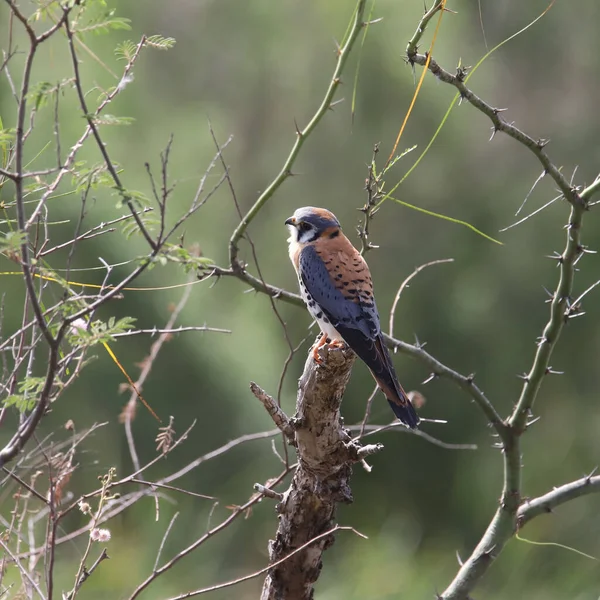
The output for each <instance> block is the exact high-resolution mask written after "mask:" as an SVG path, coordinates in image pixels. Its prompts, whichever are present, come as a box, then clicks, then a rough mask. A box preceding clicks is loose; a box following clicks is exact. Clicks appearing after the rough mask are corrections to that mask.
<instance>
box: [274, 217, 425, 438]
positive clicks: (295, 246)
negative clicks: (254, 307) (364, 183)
mask: <svg viewBox="0 0 600 600" xmlns="http://www.w3.org/2000/svg"><path fill="white" fill-rule="evenodd" d="M285 224H286V225H287V226H288V227H289V229H290V233H291V235H290V238H289V239H288V242H289V244H290V247H289V252H290V260H291V261H292V264H293V265H294V268H295V269H296V273H297V274H298V281H299V283H300V293H301V294H302V299H303V300H304V302H305V304H306V307H307V308H308V312H310V314H311V315H312V317H313V318H314V319H315V320H316V321H317V323H318V325H319V327H320V328H321V331H322V334H321V339H320V340H319V342H318V343H317V344H316V345H315V346H314V348H313V357H314V359H315V360H316V361H317V362H321V359H320V357H319V354H318V350H319V348H320V347H321V346H323V345H324V344H325V343H327V339H328V338H329V340H330V341H331V342H333V343H336V342H338V343H342V342H345V343H346V344H347V345H348V346H349V347H350V348H351V349H352V350H353V351H354V352H355V353H356V354H357V355H358V357H359V358H360V359H361V360H362V361H363V362H364V363H365V364H366V365H367V367H369V369H370V371H371V374H372V375H373V377H374V379H375V381H376V382H377V384H378V385H379V387H380V388H381V390H382V391H383V393H384V394H385V397H386V398H387V400H388V402H389V403H390V406H391V407H392V410H393V411H394V414H395V415H396V416H397V417H398V418H399V419H400V420H401V421H402V422H403V423H405V424H406V425H408V426H409V427H411V428H415V427H416V426H417V425H418V424H419V417H418V416H417V413H416V411H415V409H414V408H413V406H412V404H411V403H410V400H409V399H408V398H407V396H406V393H405V392H404V390H403V389H402V386H401V385H400V383H399V382H398V377H397V376H396V372H395V371H394V365H393V364H392V360H391V358H390V355H389V352H388V350H387V348H386V346H385V343H384V341H383V336H382V334H381V325H380V323H379V314H378V313H377V306H376V305H375V298H374V296H373V282H372V280H371V272H370V271H369V267H368V265H367V263H366V262H365V259H364V258H363V257H362V256H361V254H360V252H359V251H358V250H357V249H356V248H355V247H354V246H353V245H352V243H351V242H350V240H349V239H348V238H347V237H346V236H345V235H344V234H343V233H342V230H341V227H340V223H339V221H338V220H337V219H336V217H335V215H334V214H333V213H331V212H329V211H328V210H326V209H324V208H315V207H313V206H305V207H303V208H299V209H298V210H297V211H296V212H295V213H294V215H293V216H292V217H290V218H289V219H287V220H286V222H285Z"/></svg>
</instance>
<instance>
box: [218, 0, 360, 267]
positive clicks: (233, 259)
mask: <svg viewBox="0 0 600 600" xmlns="http://www.w3.org/2000/svg"><path fill="white" fill-rule="evenodd" d="M365 5H366V0H359V1H358V3H357V5H356V8H355V9H354V20H353V23H352V26H351V27H350V29H349V32H348V36H347V38H346V42H345V44H344V45H343V46H342V47H340V49H339V51H338V59H337V63H336V66H335V69H334V71H333V76H332V78H331V81H330V82H329V87H328V88H327V91H326V92H325V97H324V98H323V101H322V102H321V105H320V106H319V108H318V109H317V111H316V112H315V114H314V115H313V117H312V119H311V120H310V121H309V122H308V124H307V125H306V127H304V129H302V130H300V129H297V130H296V141H295V142H294V145H293V146H292V150H291V151H290V154H289V155H288V157H287V159H286V160H285V162H284V164H283V167H282V168H281V171H280V172H279V174H278V175H277V176H276V177H275V179H273V181H272V182H271V183H270V184H269V185H268V186H267V188H266V189H265V191H264V192H263V193H262V194H261V195H260V196H259V198H258V200H256V202H255V203H254V205H253V206H252V208H251V209H250V210H249V211H248V213H247V214H246V216H245V217H244V218H243V219H242V220H241V222H240V223H239V225H238V226H237V228H236V229H235V231H234V232H233V235H232V236H231V239H230V241H229V261H230V264H231V266H232V268H233V267H235V265H236V264H237V263H238V258H237V256H238V250H239V249H238V243H239V241H240V239H241V238H242V236H243V235H244V233H245V232H246V229H247V228H248V225H250V223H251V222H252V221H253V220H254V218H255V217H256V216H257V215H258V213H259V212H260V210H261V209H262V207H263V206H264V205H265V204H266V203H267V202H268V201H269V200H270V199H271V197H272V196H273V194H274V193H275V192H276V191H277V190H278V189H279V187H280V186H281V184H282V183H283V182H284V181H285V180H286V179H287V178H288V177H290V176H291V175H292V167H293V166H294V162H295V161H296V158H297V157H298V154H299V152H300V149H301V148H302V146H303V144H304V142H305V141H306V139H307V138H308V136H309V135H310V134H311V133H312V132H313V130H314V129H315V127H316V126H317V125H318V124H319V122H320V121H321V119H322V118H323V117H324V116H325V114H326V113H327V111H328V110H329V107H330V106H331V101H332V100H333V97H334V95H335V92H336V90H337V88H338V87H339V85H340V83H341V76H342V71H343V70H344V66H345V64H346V61H347V60H348V56H349V55H350V52H351V50H352V47H353V46H354V43H355V42H356V39H357V38H358V34H359V33H360V31H361V29H362V27H363V16H364V11H365Z"/></svg>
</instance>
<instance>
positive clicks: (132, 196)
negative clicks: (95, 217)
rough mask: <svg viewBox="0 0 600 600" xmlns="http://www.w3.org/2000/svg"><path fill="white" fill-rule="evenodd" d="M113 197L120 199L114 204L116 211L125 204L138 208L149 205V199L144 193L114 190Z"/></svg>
mask: <svg viewBox="0 0 600 600" xmlns="http://www.w3.org/2000/svg"><path fill="white" fill-rule="evenodd" d="M113 187H114V186H113ZM113 195H118V196H119V197H120V200H119V201H118V202H117V204H116V207H117V209H120V208H123V206H124V205H125V203H127V202H131V203H133V204H134V205H135V206H137V207H138V208H143V207H144V206H148V205H149V204H151V202H150V198H148V196H147V195H146V194H145V193H144V192H139V191H137V190H126V189H115V191H114V192H113Z"/></svg>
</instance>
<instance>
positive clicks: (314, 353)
mask: <svg viewBox="0 0 600 600" xmlns="http://www.w3.org/2000/svg"><path fill="white" fill-rule="evenodd" d="M326 343H327V336H326V335H325V334H324V333H323V332H321V338H320V339H319V341H318V342H317V343H316V344H315V345H314V346H313V348H312V356H313V359H314V361H315V362H316V363H317V364H318V365H320V364H322V363H323V359H322V358H321V356H320V354H319V350H320V349H321V348H322V347H323V346H324V345H325V344H326Z"/></svg>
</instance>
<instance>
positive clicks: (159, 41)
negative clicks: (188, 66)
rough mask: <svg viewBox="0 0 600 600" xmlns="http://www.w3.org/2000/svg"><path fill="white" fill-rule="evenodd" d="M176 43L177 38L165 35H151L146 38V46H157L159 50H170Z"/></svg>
mask: <svg viewBox="0 0 600 600" xmlns="http://www.w3.org/2000/svg"><path fill="white" fill-rule="evenodd" d="M174 45H175V38H172V37H163V36H162V35H151V36H150V37H148V38H146V40H145V42H144V46H149V47H151V48H156V49H158V50H170V49H171V48H172V47H173V46H174Z"/></svg>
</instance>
